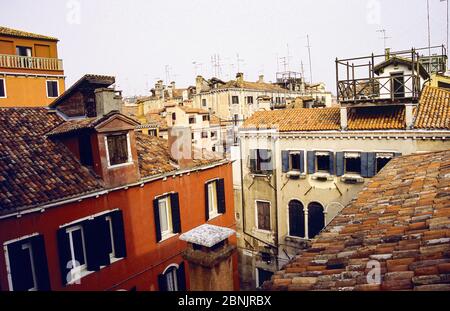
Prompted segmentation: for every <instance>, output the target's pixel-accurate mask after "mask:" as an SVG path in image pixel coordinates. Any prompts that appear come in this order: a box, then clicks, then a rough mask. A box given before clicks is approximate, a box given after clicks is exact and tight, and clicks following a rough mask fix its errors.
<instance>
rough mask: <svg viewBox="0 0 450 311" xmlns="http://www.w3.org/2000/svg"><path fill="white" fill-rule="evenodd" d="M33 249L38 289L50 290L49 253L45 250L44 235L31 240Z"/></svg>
mask: <svg viewBox="0 0 450 311" xmlns="http://www.w3.org/2000/svg"><path fill="white" fill-rule="evenodd" d="M31 247H32V249H33V261H34V269H35V273H36V279H37V280H36V282H37V287H38V290H40V291H48V290H50V289H51V288H50V279H49V274H48V262H47V254H46V252H45V242H44V236H43V235H38V236H36V237H34V238H33V239H32V241H31Z"/></svg>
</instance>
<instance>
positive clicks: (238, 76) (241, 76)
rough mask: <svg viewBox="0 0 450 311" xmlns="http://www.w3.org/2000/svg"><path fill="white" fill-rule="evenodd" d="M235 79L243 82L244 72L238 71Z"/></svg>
mask: <svg viewBox="0 0 450 311" xmlns="http://www.w3.org/2000/svg"><path fill="white" fill-rule="evenodd" d="M236 81H237V83H243V82H244V74H243V73H242V72H238V73H237V74H236Z"/></svg>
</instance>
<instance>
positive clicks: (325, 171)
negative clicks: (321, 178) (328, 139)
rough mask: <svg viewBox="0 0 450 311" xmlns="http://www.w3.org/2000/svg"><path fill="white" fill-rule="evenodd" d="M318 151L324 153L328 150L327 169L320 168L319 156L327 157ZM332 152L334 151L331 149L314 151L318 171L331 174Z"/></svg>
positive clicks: (316, 170)
mask: <svg viewBox="0 0 450 311" xmlns="http://www.w3.org/2000/svg"><path fill="white" fill-rule="evenodd" d="M318 152H319V153H320V152H323V153H325V152H327V153H328V155H327V156H326V157H328V161H327V163H328V169H326V170H319V159H318V157H325V156H324V155H318V154H317V153H318ZM331 153H332V151H329V150H316V151H315V153H314V166H315V172H316V173H322V174H324V173H327V174H329V173H330V169H331V167H330V159H331Z"/></svg>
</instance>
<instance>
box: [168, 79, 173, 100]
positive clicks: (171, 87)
mask: <svg viewBox="0 0 450 311" xmlns="http://www.w3.org/2000/svg"><path fill="white" fill-rule="evenodd" d="M174 90H175V82H173V81H172V82H170V85H169V87H168V88H167V91H168V93H169V98H173V91H174Z"/></svg>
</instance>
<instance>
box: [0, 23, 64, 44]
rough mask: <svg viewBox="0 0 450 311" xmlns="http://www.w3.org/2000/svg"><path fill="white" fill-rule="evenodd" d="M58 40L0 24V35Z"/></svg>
mask: <svg viewBox="0 0 450 311" xmlns="http://www.w3.org/2000/svg"><path fill="white" fill-rule="evenodd" d="M2 35H3V36H8V37H18V38H27V39H41V40H49V41H58V39H57V38H54V37H49V36H44V35H39V34H36V33H31V32H26V31H22V30H17V29H12V28H7V27H2V26H0V36H2Z"/></svg>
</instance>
